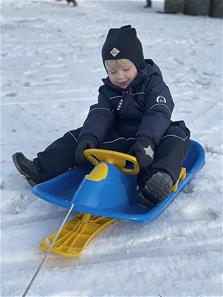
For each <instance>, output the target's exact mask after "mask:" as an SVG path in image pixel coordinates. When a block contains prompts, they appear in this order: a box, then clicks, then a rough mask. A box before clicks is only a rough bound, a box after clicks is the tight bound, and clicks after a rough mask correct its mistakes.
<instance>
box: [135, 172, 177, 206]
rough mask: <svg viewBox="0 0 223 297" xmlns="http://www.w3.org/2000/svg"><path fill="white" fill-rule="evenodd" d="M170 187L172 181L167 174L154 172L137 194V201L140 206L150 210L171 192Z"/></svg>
mask: <svg viewBox="0 0 223 297" xmlns="http://www.w3.org/2000/svg"><path fill="white" fill-rule="evenodd" d="M172 186H173V180H172V178H171V176H170V175H169V174H168V173H167V172H164V171H156V172H155V173H154V174H152V176H151V177H150V178H149V179H148V181H147V182H146V183H145V185H144V187H142V189H141V190H140V192H139V193H138V195H137V200H138V201H139V202H140V203H141V204H142V205H144V206H146V207H148V208H152V207H153V206H154V205H156V204H158V203H160V202H162V201H163V200H164V199H165V198H166V197H167V196H168V195H169V194H170V193H171V192H172Z"/></svg>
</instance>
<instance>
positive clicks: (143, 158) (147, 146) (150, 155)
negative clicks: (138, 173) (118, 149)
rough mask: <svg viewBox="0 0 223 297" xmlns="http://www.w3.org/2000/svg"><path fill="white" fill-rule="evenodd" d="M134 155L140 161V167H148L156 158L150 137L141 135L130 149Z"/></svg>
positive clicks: (130, 152)
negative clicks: (146, 137)
mask: <svg viewBox="0 0 223 297" xmlns="http://www.w3.org/2000/svg"><path fill="white" fill-rule="evenodd" d="M129 154H130V155H134V156H135V157H136V159H137V161H138V163H139V166H140V168H143V169H145V168H148V167H149V166H150V165H151V164H152V162H153V159H154V148H153V145H152V144H151V143H150V141H149V140H148V139H145V138H144V137H139V138H137V139H136V142H135V143H134V144H133V146H132V147H131V149H130V151H129Z"/></svg>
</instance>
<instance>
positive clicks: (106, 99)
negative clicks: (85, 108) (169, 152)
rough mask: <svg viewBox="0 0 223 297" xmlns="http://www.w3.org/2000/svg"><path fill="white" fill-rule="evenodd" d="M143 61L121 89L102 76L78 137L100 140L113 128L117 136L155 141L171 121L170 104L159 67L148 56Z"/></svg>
mask: <svg viewBox="0 0 223 297" xmlns="http://www.w3.org/2000/svg"><path fill="white" fill-rule="evenodd" d="M145 62H146V66H145V67H144V68H143V69H142V70H141V71H140V72H139V73H138V75H137V76H136V78H135V79H134V80H133V81H132V82H131V84H130V85H129V86H128V88H126V89H125V90H123V89H121V88H120V87H117V86H115V85H113V84H112V83H111V82H110V80H109V78H108V77H107V78H106V79H103V83H104V85H102V86H101V87H100V88H99V96H98V103H97V104H94V105H92V106H91V107H90V111H89V114H88V116H87V119H86V120H85V122H84V125H83V128H82V131H81V134H80V137H81V136H84V135H86V134H88V135H92V136H94V137H96V138H97V140H98V141H99V142H103V141H104V140H106V139H107V137H108V135H109V132H110V131H111V129H115V130H116V131H117V132H118V134H120V137H126V138H129V137H134V138H137V137H143V138H147V139H148V141H149V142H151V143H152V144H153V145H154V146H157V145H158V144H159V142H160V140H161V138H162V136H163V135H164V133H165V131H166V130H167V128H168V127H169V125H170V123H171V114H172V111H173V108H174V103H173V99H172V97H171V94H170V91H169V88H168V87H167V85H166V84H165V82H164V81H163V78H162V74H161V72H160V69H159V67H158V66H157V65H156V64H155V63H154V62H153V61H152V60H150V59H148V60H145Z"/></svg>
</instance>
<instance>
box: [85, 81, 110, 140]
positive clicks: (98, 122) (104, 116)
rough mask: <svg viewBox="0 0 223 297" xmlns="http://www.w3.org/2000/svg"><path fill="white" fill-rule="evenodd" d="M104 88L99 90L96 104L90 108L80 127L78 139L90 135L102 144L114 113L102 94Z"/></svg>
mask: <svg viewBox="0 0 223 297" xmlns="http://www.w3.org/2000/svg"><path fill="white" fill-rule="evenodd" d="M103 88H104V86H101V87H100V88H99V95H98V103H97V104H94V105H92V106H91V107H90V110H89V113H88V116H87V118H86V120H85V122H84V125H83V127H82V130H81V133H80V137H81V136H84V135H86V134H88V135H89V134H90V135H92V136H94V137H96V138H97V140H98V141H99V142H102V141H103V140H104V139H105V137H106V134H107V132H108V131H109V130H110V128H111V127H112V125H113V122H114V111H113V108H112V106H111V104H110V102H109V100H108V99H107V98H106V96H105V94H104V92H103Z"/></svg>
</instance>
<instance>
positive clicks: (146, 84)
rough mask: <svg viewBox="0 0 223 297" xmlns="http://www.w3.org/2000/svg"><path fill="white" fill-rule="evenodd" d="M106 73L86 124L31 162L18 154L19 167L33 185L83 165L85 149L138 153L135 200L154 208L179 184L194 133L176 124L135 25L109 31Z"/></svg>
mask: <svg viewBox="0 0 223 297" xmlns="http://www.w3.org/2000/svg"><path fill="white" fill-rule="evenodd" d="M102 59H103V63H104V66H105V69H106V71H107V74H108V77H107V78H106V79H103V83H104V84H103V85H102V86H101V87H100V88H99V96H98V103H97V104H94V105H92V106H91V107H90V111H89V114H88V116H87V118H86V120H85V122H84V125H83V127H82V128H79V129H76V130H72V131H69V132H67V133H66V134H65V135H64V136H63V137H62V138H59V139H58V140H56V141H55V142H53V143H52V144H51V145H50V146H49V147H47V148H46V149H45V150H44V151H42V152H39V153H38V154H37V158H35V159H34V160H33V161H31V160H28V159H27V158H26V157H25V156H24V155H23V154H22V153H15V154H14V155H13V161H14V163H15V166H16V167H17V169H18V171H19V172H20V173H21V174H23V175H25V177H26V178H27V180H28V182H29V183H30V184H32V185H34V184H36V183H40V182H42V181H45V180H48V179H50V178H52V177H55V176H57V175H59V174H61V173H63V172H65V171H66V170H68V169H70V168H72V167H76V166H82V165H84V164H85V162H86V160H85V157H84V155H83V152H84V150H85V149H87V148H102V149H108V150H113V151H120V152H123V153H129V154H132V155H134V156H136V159H137V160H138V163H139V165H140V168H141V170H140V174H139V192H138V194H137V199H138V200H139V201H140V203H142V204H144V205H145V206H147V207H151V206H153V205H154V204H157V203H159V202H161V201H163V200H164V199H165V197H166V196H167V195H168V194H169V193H170V192H171V189H172V185H173V184H174V183H175V182H176V180H177V178H178V176H179V173H180V169H181V166H182V163H183V160H184V158H185V155H186V151H187V145H188V142H189V136H190V132H189V130H188V129H187V128H186V126H185V124H184V122H183V121H178V122H172V121H171V114H172V111H173V107H174V103H173V100H172V97H171V94H170V91H169V89H168V87H167V85H166V84H165V83H164V81H163V78H162V74H161V72H160V70H159V68H158V66H157V65H156V64H155V63H154V62H153V61H152V60H144V57H143V50H142V45H141V42H140V41H139V39H138V38H137V35H136V30H135V29H134V28H131V26H129V25H128V26H124V27H121V28H115V29H110V30H109V32H108V35H107V38H106V41H105V43H104V45H103V48H102Z"/></svg>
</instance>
